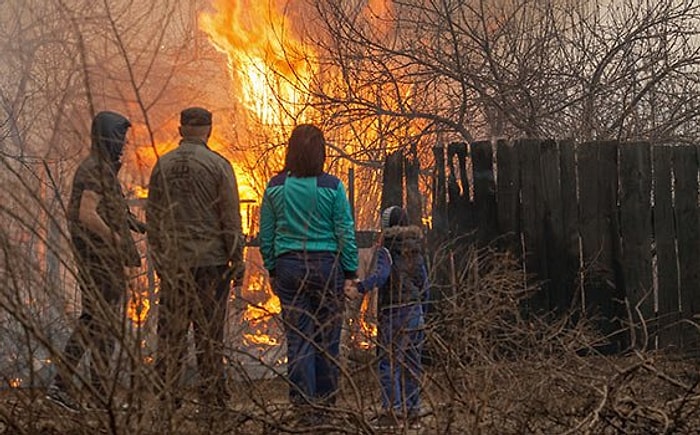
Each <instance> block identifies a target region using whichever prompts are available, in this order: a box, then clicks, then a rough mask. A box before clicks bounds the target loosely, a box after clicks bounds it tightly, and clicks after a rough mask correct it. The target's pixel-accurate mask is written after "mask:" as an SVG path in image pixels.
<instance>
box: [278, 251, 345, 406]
mask: <svg viewBox="0 0 700 435" xmlns="http://www.w3.org/2000/svg"><path fill="white" fill-rule="evenodd" d="M274 292H275V294H277V296H278V297H279V298H280V302H281V303H282V320H283V322H284V325H285V331H286V337H287V373H288V377H289V382H290V384H291V385H290V389H289V399H290V401H291V402H292V403H293V404H295V405H302V404H319V405H332V404H333V403H334V402H335V395H336V392H337V390H338V374H339V368H338V354H339V351H340V329H341V326H342V321H343V310H344V307H345V305H344V303H343V302H344V300H343V274H342V271H341V268H340V264H339V260H338V255H337V254H335V253H331V252H306V253H301V252H299V253H288V254H283V255H281V256H279V257H278V258H277V261H276V267H275V280H274Z"/></svg>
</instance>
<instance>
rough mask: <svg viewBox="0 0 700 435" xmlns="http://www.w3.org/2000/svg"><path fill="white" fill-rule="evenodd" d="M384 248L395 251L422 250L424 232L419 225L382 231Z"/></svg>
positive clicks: (395, 227)
mask: <svg viewBox="0 0 700 435" xmlns="http://www.w3.org/2000/svg"><path fill="white" fill-rule="evenodd" d="M382 236H383V238H384V243H383V244H384V246H386V247H387V248H389V249H390V250H391V249H392V248H393V249H406V248H408V249H409V250H416V249H417V250H420V249H421V244H422V239H423V231H422V230H421V228H420V227H419V226H417V225H410V226H394V227H389V228H387V229H385V230H383V231H382Z"/></svg>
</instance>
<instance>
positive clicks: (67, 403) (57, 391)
mask: <svg viewBox="0 0 700 435" xmlns="http://www.w3.org/2000/svg"><path fill="white" fill-rule="evenodd" d="M46 398H47V399H49V400H50V401H52V402H53V403H55V404H57V405H59V406H61V407H63V408H65V409H67V410H68V411H71V412H80V411H81V410H82V407H81V406H80V403H78V402H77V401H76V400H75V399H73V397H71V395H70V394H68V392H67V391H66V390H64V389H63V388H60V387H58V386H57V385H51V386H50V387H49V388H48V390H47V391H46Z"/></svg>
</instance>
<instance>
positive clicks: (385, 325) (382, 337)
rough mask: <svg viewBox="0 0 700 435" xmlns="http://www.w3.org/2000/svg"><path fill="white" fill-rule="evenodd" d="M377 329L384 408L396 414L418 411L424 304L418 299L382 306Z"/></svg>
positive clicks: (421, 371)
mask: <svg viewBox="0 0 700 435" xmlns="http://www.w3.org/2000/svg"><path fill="white" fill-rule="evenodd" d="M378 329H379V332H378V336H379V337H378V339H379V343H378V347H377V352H378V354H379V380H380V382H381V385H382V408H384V409H385V410H387V411H388V410H392V411H393V412H394V413H396V414H397V415H409V414H411V413H417V412H418V410H419V408H420V389H421V378H422V374H423V367H422V364H421V353H422V349H423V342H424V340H425V331H424V320H423V308H422V305H421V304H420V303H416V304H412V305H406V306H401V307H395V308H383V309H381V310H380V312H379V328H378Z"/></svg>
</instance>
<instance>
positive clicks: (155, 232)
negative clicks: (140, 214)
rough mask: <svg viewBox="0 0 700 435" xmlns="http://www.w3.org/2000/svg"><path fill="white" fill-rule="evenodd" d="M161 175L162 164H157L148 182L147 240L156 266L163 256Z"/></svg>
mask: <svg viewBox="0 0 700 435" xmlns="http://www.w3.org/2000/svg"><path fill="white" fill-rule="evenodd" d="M162 181H163V180H162V177H161V175H160V164H159V163H158V162H156V164H155V166H154V167H153V170H152V171H151V177H150V179H149V180H148V198H147V199H146V226H147V229H148V230H147V231H146V240H147V241H148V245H149V246H150V248H151V250H152V251H153V255H154V259H155V261H156V265H157V264H158V256H159V255H162V253H163V247H162V245H161V237H160V234H161V225H162V222H163V204H162V201H163V190H162V189H163V187H162V185H163V183H162Z"/></svg>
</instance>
